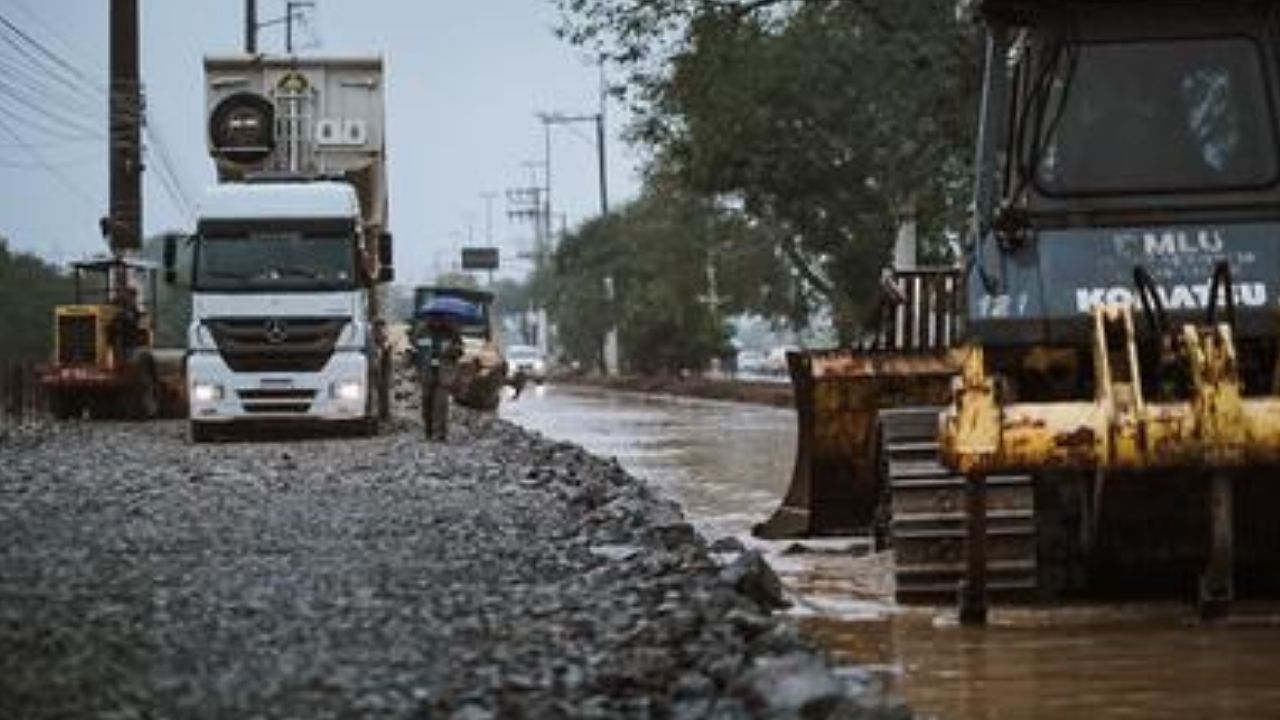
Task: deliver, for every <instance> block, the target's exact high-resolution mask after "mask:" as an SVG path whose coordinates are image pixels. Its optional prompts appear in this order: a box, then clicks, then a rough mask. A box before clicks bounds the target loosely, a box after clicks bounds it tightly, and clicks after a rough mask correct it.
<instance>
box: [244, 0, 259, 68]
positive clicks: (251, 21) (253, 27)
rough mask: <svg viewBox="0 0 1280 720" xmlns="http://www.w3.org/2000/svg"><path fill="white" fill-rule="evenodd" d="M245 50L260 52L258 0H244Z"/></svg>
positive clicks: (252, 52)
mask: <svg viewBox="0 0 1280 720" xmlns="http://www.w3.org/2000/svg"><path fill="white" fill-rule="evenodd" d="M244 51H245V53H247V54H249V55H257V54H258V0H244Z"/></svg>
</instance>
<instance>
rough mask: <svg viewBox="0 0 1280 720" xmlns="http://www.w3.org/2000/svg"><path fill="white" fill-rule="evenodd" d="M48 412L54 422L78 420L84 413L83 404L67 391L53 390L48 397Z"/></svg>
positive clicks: (74, 394)
mask: <svg viewBox="0 0 1280 720" xmlns="http://www.w3.org/2000/svg"><path fill="white" fill-rule="evenodd" d="M49 412H50V413H51V414H52V415H53V417H54V419H55V420H78V419H80V416H81V415H82V414H83V413H84V403H83V402H81V400H80V397H79V396H78V395H77V394H76V393H74V392H72V391H69V390H54V391H53V393H51V394H50V395H49Z"/></svg>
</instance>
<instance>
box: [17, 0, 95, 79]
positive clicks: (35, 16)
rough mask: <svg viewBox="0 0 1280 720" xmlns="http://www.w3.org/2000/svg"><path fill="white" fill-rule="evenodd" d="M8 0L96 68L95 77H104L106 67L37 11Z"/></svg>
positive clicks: (19, 1)
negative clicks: (66, 37)
mask: <svg viewBox="0 0 1280 720" xmlns="http://www.w3.org/2000/svg"><path fill="white" fill-rule="evenodd" d="M9 1H10V2H12V3H13V4H14V6H15V7H17V8H18V9H19V10H21V11H22V13H23V14H24V15H26V16H27V17H28V18H30V19H31V21H32V22H34V23H35V24H36V25H39V26H40V28H41V29H42V30H44V31H45V33H47V34H48V35H49V37H51V38H53V39H54V40H56V41H58V43H59V44H60V45H62V47H63V49H64V50H67V51H69V52H70V53H71V54H73V55H76V56H77V57H78V59H80V60H82V61H84V64H85V65H88V66H89V67H90V68H91V69H93V70H96V71H97V77H106V75H107V69H106V68H105V67H103V65H102V63H99V62H97V61H95V60H94V59H93V58H92V57H90V56H88V55H85V54H83V53H82V52H81V51H80V48H78V47H77V46H76V45H74V44H73V43H69V42H67V41H66V39H65V38H63V37H62V36H61V35H59V34H58V31H57V29H55V28H54V27H53V26H52V25H49V24H48V23H47V22H45V21H44V19H43V18H42V17H40V14H39V13H36V12H33V11H32V10H31V8H30V6H28V5H27V4H26V2H25V1H24V0H9ZM102 87H103V88H105V87H106V86H105V85H103V86H102Z"/></svg>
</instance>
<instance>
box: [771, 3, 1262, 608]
mask: <svg viewBox="0 0 1280 720" xmlns="http://www.w3.org/2000/svg"><path fill="white" fill-rule="evenodd" d="M974 7H975V12H976V15H977V17H978V18H979V19H980V21H981V22H982V24H983V28H984V31H985V36H986V45H985V48H986V51H985V70H984V75H983V84H982V102H981V107H980V110H979V120H980V122H979V137H978V142H977V153H976V158H975V163H974V166H975V178H974V180H975V194H974V216H973V222H972V232H971V233H970V235H969V237H968V238H967V239H966V241H965V243H964V247H963V252H962V253H961V256H962V257H961V259H960V262H958V263H957V265H956V266H955V267H942V268H917V267H907V266H903V267H896V268H892V269H891V271H890V272H889V273H888V274H887V275H886V278H885V281H884V283H883V285H884V293H883V297H884V299H883V303H882V305H881V308H880V315H879V316H878V322H877V323H876V324H875V329H874V332H872V333H871V336H870V337H868V338H866V339H865V341H864V342H861V343H859V344H858V345H856V346H850V347H843V348H835V349H831V350H826V351H808V352H798V353H794V354H792V355H791V356H790V357H789V365H790V372H791V378H792V383H793V385H794V388H795V398H796V408H797V417H798V420H799V440H800V442H799V453H798V456H797V460H796V464H795V470H794V475H793V480H792V484H791V488H790V490H789V491H788V493H787V496H786V498H785V500H784V501H783V505H782V507H781V508H780V509H779V510H778V511H777V512H776V513H775V514H774V516H773V517H771V518H770V519H769V520H768V521H767V522H765V523H762V524H761V525H760V526H758V527H757V529H756V530H757V534H759V535H761V536H764V537H773V538H781V537H797V536H806V535H825V534H843V533H850V532H857V533H868V534H871V535H873V536H874V537H876V538H877V540H879V541H880V542H881V543H882V545H884V546H886V547H892V549H893V552H894V556H895V575H896V581H897V584H896V592H897V596H898V598H899V600H900V601H902V602H906V603H944V602H951V601H953V600H954V599H956V598H957V597H958V598H959V603H960V614H961V618H962V619H964V620H967V621H975V622H980V621H982V620H983V619H984V618H985V616H986V611H987V603H988V598H991V599H994V600H996V601H1001V602H1004V601H1023V600H1030V601H1043V600H1055V601H1056V600H1061V599H1070V598H1074V597H1083V598H1093V597H1108V598H1110V597H1117V596H1119V597H1125V598H1130V597H1149V596H1160V597H1168V596H1170V595H1172V596H1175V597H1187V598H1194V599H1196V600H1197V602H1198V607H1199V609H1200V612H1201V614H1202V615H1203V616H1205V617H1216V616H1220V615H1222V614H1224V613H1226V612H1227V611H1228V609H1229V607H1230V604H1231V602H1232V601H1233V599H1235V598H1236V597H1237V596H1240V595H1252V594H1272V593H1274V592H1275V591H1276V589H1277V586H1280V522H1277V521H1276V513H1277V511H1278V510H1280V483H1277V477H1280V475H1278V474H1277V468H1278V467H1280V342H1278V340H1280V321H1278V319H1277V318H1280V315H1278V314H1277V306H1278V305H1280V122H1278V119H1277V112H1276V108H1277V107H1280V102H1278V101H1280V85H1278V84H1277V78H1280V55H1278V53H1277V46H1276V43H1275V42H1274V40H1275V37H1276V33H1277V31H1278V30H1280V3H1276V2H1272V1H1270V0H1266V1H1263V0H1215V1H1214V2H1208V1H1207V0H1106V1H1100V0H979V1H978V2H976V3H975V4H974Z"/></svg>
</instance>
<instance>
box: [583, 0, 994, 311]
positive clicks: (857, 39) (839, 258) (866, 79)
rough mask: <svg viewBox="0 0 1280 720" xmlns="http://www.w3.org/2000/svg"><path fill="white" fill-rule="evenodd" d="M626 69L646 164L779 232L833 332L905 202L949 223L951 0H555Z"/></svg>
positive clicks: (956, 201)
mask: <svg viewBox="0 0 1280 720" xmlns="http://www.w3.org/2000/svg"><path fill="white" fill-rule="evenodd" d="M560 4H561V8H562V10H563V11H564V12H565V16H566V28H565V32H566V35H567V36H568V37H569V38H570V39H571V40H573V41H575V42H578V43H581V44H584V45H589V46H593V47H596V48H597V49H600V50H602V51H603V52H605V53H606V54H607V55H608V56H609V57H610V58H612V59H613V61H614V62H615V63H616V64H618V65H619V66H621V67H622V68H624V69H625V70H626V71H627V73H628V74H627V78H628V87H627V90H628V93H627V96H628V97H629V98H631V99H632V101H633V107H634V108H635V109H636V111H637V117H638V120H637V122H636V123H635V126H634V128H633V134H634V136H635V137H636V138H637V139H638V140H640V141H641V142H643V143H645V144H648V145H650V146H651V147H653V148H654V149H655V151H656V152H655V155H656V157H658V158H659V159H660V160H659V166H660V167H659V169H660V172H661V174H668V175H671V176H672V177H674V178H676V179H677V180H678V181H679V182H680V183H681V184H683V185H684V186H686V187H687V188H688V189H689V190H690V191H692V192H694V193H696V194H698V195H700V196H703V197H708V198H729V199H732V200H733V201H734V202H736V203H739V204H740V205H741V207H742V208H743V209H744V211H745V213H746V214H747V215H748V216H749V217H750V218H752V219H754V220H755V221H757V222H759V223H762V224H765V225H767V226H770V227H772V228H774V229H775V230H776V235H777V237H778V238H779V243H780V247H781V249H782V250H783V251H784V252H785V253H786V254H787V257H788V259H789V260H791V261H792V263H793V264H794V265H795V268H796V270H797V271H798V272H799V273H801V274H802V276H803V277H804V278H805V279H806V280H807V281H808V284H809V287H810V288H811V289H812V290H816V291H818V292H819V293H820V294H821V295H823V296H824V298H825V300H826V302H828V303H829V304H831V306H832V307H833V309H834V311H835V314H836V317H837V320H838V322H839V324H840V326H841V329H842V331H843V332H844V334H845V335H846V336H849V335H851V334H853V333H854V332H855V330H856V327H855V326H856V324H857V321H858V320H859V319H860V318H861V317H863V316H864V315H865V312H866V309H867V306H868V305H869V304H870V303H871V301H872V299H873V296H874V294H875V283H874V282H872V281H870V279H871V278H875V277H876V276H878V272H879V269H880V267H881V266H882V265H883V264H884V263H885V262H886V261H887V259H888V255H889V248H890V247H891V244H892V240H893V237H894V235H895V230H896V227H897V225H898V224H899V222H900V220H901V217H902V216H903V214H904V213H907V212H914V214H915V216H916V218H917V220H918V222H919V228H920V235H921V237H922V238H923V239H925V240H933V241H934V246H933V247H926V248H925V249H924V252H923V254H924V255H925V256H926V257H935V258H936V257H938V256H939V255H941V254H943V253H944V252H945V251H944V250H943V248H944V247H945V243H943V242H942V238H943V237H944V236H945V235H947V234H954V233H956V232H958V231H959V230H960V229H961V228H963V226H964V209H965V207H966V204H967V201H968V189H967V188H968V169H967V168H968V156H969V152H970V149H971V146H972V141H971V137H972V135H973V128H972V117H973V116H974V114H975V113H974V112H973V109H972V108H973V107H974V105H975V98H976V91H977V90H976V84H977V77H978V69H977V59H978V58H977V56H978V53H977V52H976V51H975V42H974V37H973V29H972V27H971V26H970V25H969V24H968V23H967V21H965V20H963V19H962V18H960V17H959V16H958V13H957V9H956V8H957V4H956V3H955V0H843V1H840V0H810V1H808V2H783V1H781V0H773V1H770V0H763V1H759V0H740V1H738V2H733V1H732V0H724V1H722V2H705V1H698V0H626V1H625V2H616V1H615V0H561V3H560Z"/></svg>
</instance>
